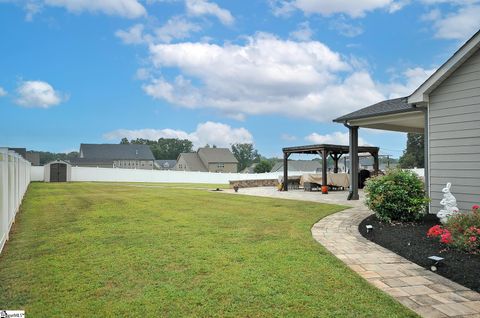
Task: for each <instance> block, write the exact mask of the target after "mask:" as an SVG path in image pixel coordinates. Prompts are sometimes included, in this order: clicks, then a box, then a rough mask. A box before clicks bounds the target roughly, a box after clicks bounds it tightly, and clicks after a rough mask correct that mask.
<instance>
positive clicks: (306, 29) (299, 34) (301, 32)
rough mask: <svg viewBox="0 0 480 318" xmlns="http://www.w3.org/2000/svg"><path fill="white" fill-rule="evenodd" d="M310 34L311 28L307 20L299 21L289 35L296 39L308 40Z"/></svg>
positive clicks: (310, 36)
mask: <svg viewBox="0 0 480 318" xmlns="http://www.w3.org/2000/svg"><path fill="white" fill-rule="evenodd" d="M312 35H313V30H312V29H311V28H310V23H309V22H308V21H305V22H302V23H300V24H299V25H298V28H297V29H296V30H295V31H293V32H290V37H291V38H293V39H295V40H298V41H309V40H310V39H311V38H312Z"/></svg>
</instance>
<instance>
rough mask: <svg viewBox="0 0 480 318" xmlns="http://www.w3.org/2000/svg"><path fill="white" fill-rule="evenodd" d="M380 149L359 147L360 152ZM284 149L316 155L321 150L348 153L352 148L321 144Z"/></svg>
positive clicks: (372, 151) (287, 151)
mask: <svg viewBox="0 0 480 318" xmlns="http://www.w3.org/2000/svg"><path fill="white" fill-rule="evenodd" d="M379 150H380V148H378V147H371V146H361V147H358V152H368V153H378V151H379ZM282 151H283V153H285V154H292V153H301V154H315V155H316V154H318V153H319V152H323V151H327V152H331V153H335V154H347V153H349V151H350V148H349V147H348V146H344V145H330V144H321V145H308V146H296V147H287V148H283V149H282Z"/></svg>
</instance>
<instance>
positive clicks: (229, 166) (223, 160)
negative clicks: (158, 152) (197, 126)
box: [175, 148, 238, 172]
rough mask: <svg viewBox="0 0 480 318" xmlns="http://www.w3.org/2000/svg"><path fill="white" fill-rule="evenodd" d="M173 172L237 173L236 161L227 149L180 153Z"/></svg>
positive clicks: (203, 149)
mask: <svg viewBox="0 0 480 318" xmlns="http://www.w3.org/2000/svg"><path fill="white" fill-rule="evenodd" d="M175 170H183V171H203V172H237V171H238V161H237V159H236V158H235V156H234V155H233V153H232V152H231V151H230V149H228V148H199V149H198V151H197V152H193V153H181V154H180V155H179V156H178V159H177V164H176V165H175Z"/></svg>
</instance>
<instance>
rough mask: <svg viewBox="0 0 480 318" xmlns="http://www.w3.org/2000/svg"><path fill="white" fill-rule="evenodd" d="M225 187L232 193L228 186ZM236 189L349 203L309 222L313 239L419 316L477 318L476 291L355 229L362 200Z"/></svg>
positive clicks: (362, 210)
mask: <svg viewBox="0 0 480 318" xmlns="http://www.w3.org/2000/svg"><path fill="white" fill-rule="evenodd" d="M226 192H227V193H228V192H231V193H233V190H231V191H228V190H227V191H226ZM238 194H245V195H254V196H265V197H274V198H282V199H294V200H304V201H313V202H323V203H334V204H343V205H349V206H353V207H352V208H351V209H347V210H344V211H342V212H338V213H335V214H332V215H329V216H327V217H325V218H323V219H321V220H320V221H319V222H318V223H316V224H315V225H314V226H313V227H312V235H313V237H314V238H315V240H317V242H319V243H320V244H322V245H323V246H325V247H326V248H327V249H328V250H329V251H330V252H332V253H333V254H334V255H335V256H336V257H338V258H339V259H341V260H342V261H343V262H345V263H346V264H347V265H348V266H349V267H350V268H352V269H353V270H354V271H355V272H357V273H358V274H359V275H360V276H362V277H363V278H365V279H366V280H368V281H369V282H370V283H371V284H373V285H374V286H376V287H378V288H380V289H381V290H383V291H385V292H386V293H388V294H390V295H391V296H393V297H394V298H395V299H397V300H398V301H399V302H401V303H402V304H404V305H405V306H406V307H408V308H411V309H412V310H413V311H415V312H417V313H418V314H419V315H420V316H423V317H471V318H473V317H477V318H480V294H479V293H477V292H475V291H472V290H470V289H468V288H466V287H463V286H461V285H459V284H457V283H455V282H452V281H451V280H449V279H446V278H444V277H442V276H440V275H437V274H435V273H433V272H431V271H429V270H426V269H424V268H423V267H421V266H419V265H417V264H415V263H412V262H410V261H409V260H407V259H405V258H403V257H401V256H399V255H397V254H395V253H393V252H391V251H389V250H387V249H385V248H383V247H381V246H379V245H377V244H375V243H373V242H371V241H369V240H367V239H366V238H364V237H363V236H362V235H361V234H360V232H359V231H358V225H359V224H360V222H361V221H362V220H363V219H365V218H366V217H367V216H369V215H370V214H372V212H371V211H369V210H368V209H367V208H366V207H365V206H364V205H363V202H362V201H363V200H359V201H347V200H346V199H345V198H346V192H332V193H331V194H328V195H321V194H320V193H318V192H317V193H312V192H304V191H289V192H279V191H277V190H275V189H274V188H267V187H265V188H246V189H240V191H239V192H238ZM360 198H361V199H362V198H363V192H361V193H360Z"/></svg>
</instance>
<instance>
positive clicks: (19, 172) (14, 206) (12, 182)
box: [0, 148, 31, 252]
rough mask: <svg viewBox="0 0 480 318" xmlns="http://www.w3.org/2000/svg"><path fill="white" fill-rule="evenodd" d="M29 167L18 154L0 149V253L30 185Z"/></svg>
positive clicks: (28, 163) (6, 149)
mask: <svg viewBox="0 0 480 318" xmlns="http://www.w3.org/2000/svg"><path fill="white" fill-rule="evenodd" d="M30 167H31V164H30V162H28V161H27V160H25V159H23V158H22V156H20V155H19V154H17V153H15V152H13V151H9V150H8V148H0V252H1V251H2V249H3V246H4V245H5V242H6V241H7V240H8V233H9V232H10V228H11V227H12V224H13V222H14V221H15V215H16V214H17V212H18V209H19V208H20V204H21V203H22V199H23V196H24V195H25V192H26V191H27V188H28V185H29V184H30Z"/></svg>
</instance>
